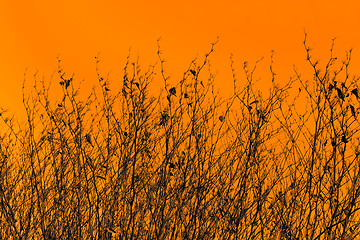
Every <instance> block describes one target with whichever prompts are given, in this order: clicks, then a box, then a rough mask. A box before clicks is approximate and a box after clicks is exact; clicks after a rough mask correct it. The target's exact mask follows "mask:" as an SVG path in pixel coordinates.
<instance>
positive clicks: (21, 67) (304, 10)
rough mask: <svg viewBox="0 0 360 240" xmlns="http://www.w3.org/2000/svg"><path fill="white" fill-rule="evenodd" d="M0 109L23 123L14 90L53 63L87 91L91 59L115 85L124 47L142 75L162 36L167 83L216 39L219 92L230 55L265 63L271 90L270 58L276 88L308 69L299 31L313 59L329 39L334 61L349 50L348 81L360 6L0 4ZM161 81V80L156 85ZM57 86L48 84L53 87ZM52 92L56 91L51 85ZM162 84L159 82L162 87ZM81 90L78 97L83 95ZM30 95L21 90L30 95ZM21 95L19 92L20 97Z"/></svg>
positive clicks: (356, 65)
mask: <svg viewBox="0 0 360 240" xmlns="http://www.w3.org/2000/svg"><path fill="white" fill-rule="evenodd" d="M0 3H1V5H0V32H1V38H0V107H1V108H4V109H8V110H9V112H10V113H14V114H16V115H22V114H23V112H24V110H23V106H22V94H21V87H22V83H23V79H24V73H25V69H27V80H28V81H30V80H32V79H33V77H32V76H33V74H34V73H35V72H36V71H38V75H37V77H38V79H42V78H44V79H50V77H51V74H52V73H54V71H56V70H57V59H56V57H57V56H59V57H60V59H62V66H63V69H64V70H65V72H66V73H67V74H70V75H71V74H72V73H75V80H83V79H85V84H83V86H86V88H87V89H89V90H90V89H91V87H92V86H93V85H95V84H96V72H95V59H94V57H95V56H97V55H98V53H100V59H101V65H100V71H101V73H102V74H103V75H105V76H106V75H107V74H108V73H110V75H109V79H110V81H111V83H112V84H114V85H116V84H119V85H120V83H119V81H118V80H119V79H121V76H122V69H123V67H124V63H125V60H126V57H127V55H128V52H129V48H130V47H131V53H132V56H133V57H137V56H139V57H140V62H141V63H142V66H143V67H142V68H143V69H145V68H146V67H147V66H148V65H150V64H154V63H155V62H156V61H157V56H156V51H157V45H156V40H157V39H158V38H159V37H161V39H162V40H161V48H162V52H163V57H164V58H165V59H166V60H167V62H166V65H165V69H166V71H167V74H168V75H170V76H171V81H173V82H176V81H177V79H179V80H180V77H181V76H182V74H183V72H184V71H185V70H186V69H187V68H188V66H189V63H190V61H191V60H192V59H193V58H194V57H196V56H198V57H199V58H202V57H203V56H204V54H205V53H206V52H207V51H208V50H209V49H210V44H211V43H212V42H214V41H215V40H216V37H217V36H219V37H220V41H219V43H218V45H217V47H216V50H215V52H214V54H213V55H212V66H213V70H214V71H218V76H217V81H218V82H217V84H218V86H219V87H221V92H223V93H225V94H226V92H230V91H232V84H233V82H232V78H231V69H230V54H231V53H233V54H234V58H233V59H234V61H235V67H236V69H237V71H238V72H241V66H242V63H243V62H244V61H248V62H249V63H250V66H251V65H252V63H254V62H255V61H256V60H258V59H260V58H261V57H264V60H263V62H262V64H261V66H260V67H259V69H258V72H257V74H258V76H259V77H263V79H262V80H261V81H263V82H261V84H262V85H263V86H267V83H268V82H269V81H270V78H268V77H269V76H270V74H269V63H270V56H271V50H275V58H274V70H275V72H276V73H277V77H278V78H277V81H279V82H281V81H286V80H288V79H289V77H290V76H292V75H293V64H296V66H297V68H298V69H299V71H300V72H306V71H309V72H310V70H311V68H310V67H309V66H308V65H306V62H305V56H306V55H305V50H304V47H303V45H302V42H303V39H304V29H305V30H306V32H307V33H308V40H309V42H308V43H309V44H310V45H311V46H312V47H313V48H314V51H313V53H314V55H315V57H316V58H319V59H324V60H326V59H327V58H328V56H329V48H330V46H331V39H332V38H334V37H337V41H336V45H335V53H336V54H337V56H339V57H344V56H345V52H346V51H347V50H349V49H350V48H354V52H353V62H352V63H353V64H352V68H351V70H352V73H354V74H357V73H358V71H357V69H359V70H360V56H359V52H360V14H359V12H360V2H359V1H358V0H348V1H347V0H343V1H334V0H331V1H329V0H326V1H325V0H272V1H268V0H256V1H249V0H248V1H240V0H237V1H234V0H231V1H230V0H222V1H218V0H217V1H215V0H206V1H205V0H199V1H193V0H192V1H190V0H182V1H165V0H161V1H157V0H153V1H143V0H138V1H119V0H117V1H115V0H102V1H99V0H97V1H94V0H87V1H85V0H77V1H74V0H71V1H70V0H62V1H56V2H54V1H45V0H32V1H4V0H0ZM159 77H160V76H159ZM54 79H55V80H56V81H54V82H56V83H57V81H58V79H57V76H56V77H55V78H54ZM54 85H55V84H54ZM162 86H163V83H162V82H161V87H162ZM87 89H84V91H86V90H87ZM29 91H30V90H29ZM29 91H28V92H29Z"/></svg>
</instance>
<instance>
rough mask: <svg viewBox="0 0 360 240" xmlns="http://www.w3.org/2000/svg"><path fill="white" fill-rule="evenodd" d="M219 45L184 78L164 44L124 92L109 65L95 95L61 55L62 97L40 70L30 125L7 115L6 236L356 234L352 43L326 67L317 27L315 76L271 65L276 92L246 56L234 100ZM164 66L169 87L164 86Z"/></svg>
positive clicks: (130, 65)
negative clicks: (85, 90) (167, 61)
mask: <svg viewBox="0 0 360 240" xmlns="http://www.w3.org/2000/svg"><path fill="white" fill-rule="evenodd" d="M215 44H216V43H213V44H212V46H211V49H210V51H209V52H208V53H207V54H206V55H205V58H204V59H203V60H201V61H200V60H197V59H195V60H194V61H192V62H191V64H190V65H189V68H188V69H187V70H186V71H185V72H184V75H183V78H182V79H181V81H180V82H178V83H177V84H173V85H172V84H170V83H169V81H170V80H169V78H168V77H167V75H166V72H165V71H164V60H163V58H162V54H161V52H160V47H159V51H158V56H159V64H158V65H155V66H150V67H149V69H148V70H146V71H143V70H142V69H141V68H140V65H139V63H138V62H137V61H135V62H132V61H131V59H130V57H128V60H127V63H126V65H125V67H124V76H123V84H122V85H123V88H122V90H121V91H119V92H115V91H114V90H112V89H111V86H110V85H109V81H108V79H104V78H103V77H102V76H101V73H99V71H97V72H98V82H99V87H98V88H96V89H94V91H93V94H91V95H90V96H89V98H88V99H86V101H81V100H79V99H80V98H79V96H78V94H79V90H80V89H79V87H75V82H76V81H75V78H74V76H72V77H70V78H67V77H66V74H65V72H64V71H63V70H62V68H61V64H60V61H59V69H58V73H59V83H60V85H58V86H57V87H58V88H61V89H62V96H61V98H60V100H59V101H55V100H54V99H50V96H49V89H50V87H49V86H50V85H49V86H47V85H46V83H45V82H44V81H37V80H35V86H34V91H35V94H32V95H31V96H26V94H25V93H24V106H25V109H26V113H27V123H26V124H24V125H17V124H16V123H15V121H14V120H13V119H9V118H8V117H7V116H6V114H5V113H4V114H3V113H2V115H1V118H2V120H3V126H4V128H3V129H5V128H6V129H7V131H6V132H5V133H2V135H1V138H0V160H1V161H0V219H1V221H0V238H1V239H9V238H13V239H355V238H356V236H358V234H359V231H358V229H359V228H358V227H359V223H360V221H359V215H358V210H359V194H360V185H359V179H358V176H359V171H360V160H359V155H360V151H359V147H358V146H359V140H358V135H359V134H358V130H359V122H358V118H357V117H358V116H357V115H358V106H359V102H358V100H359V95H358V88H357V80H358V78H355V77H354V78H352V77H351V76H350V74H349V64H350V59H351V51H350V52H349V54H348V56H347V58H346V59H345V60H344V61H342V62H340V60H338V59H337V58H336V57H334V56H333V55H332V53H333V48H331V51H330V53H331V56H330V58H329V61H328V62H327V63H326V64H325V65H324V66H323V67H322V68H321V67H320V66H319V65H320V64H319V62H314V61H313V59H312V57H311V50H310V48H309V47H308V45H307V42H306V38H305V41H304V46H305V50H306V53H307V61H308V63H309V65H310V66H311V67H312V68H313V78H312V79H311V80H308V81H306V80H304V79H303V77H302V76H301V75H300V74H299V73H298V71H297V70H296V69H295V76H294V77H293V78H291V79H290V81H289V82H288V83H286V84H283V86H282V87H280V85H279V84H277V83H276V77H275V73H274V72H273V68H272V63H271V66H270V70H271V73H272V79H270V81H272V83H273V85H272V87H271V89H270V91H269V93H266V95H267V96H266V97H265V96H264V95H265V94H263V93H261V92H260V91H256V89H255V82H254V79H253V74H254V71H255V67H256V64H255V66H254V67H253V68H250V67H249V66H248V64H247V63H244V66H243V74H244V78H242V81H241V82H243V83H244V82H245V84H244V85H243V86H238V85H239V84H238V81H237V75H236V74H235V72H236V71H235V69H234V67H233V65H231V66H232V70H233V81H234V94H233V96H232V97H230V98H229V99H227V100H222V99H221V98H220V97H219V95H218V94H217V93H216V92H215V90H214V85H213V83H214V81H215V76H214V75H213V74H212V72H211V68H210V63H209V57H210V55H211V53H212V52H213V50H214V46H215ZM96 60H97V61H99V59H98V57H97V58H96ZM336 64H337V65H336ZM206 69H208V70H206ZM157 70H158V72H157ZM157 73H158V74H157ZM159 76H160V78H161V79H162V80H163V82H164V91H163V93H164V94H161V95H160V96H159V97H158V98H155V97H151V95H150V93H149V91H148V90H149V84H150V83H151V81H152V80H153V79H154V78H157V77H159ZM295 86H296V88H298V89H299V91H298V92H297V94H296V96H295V98H292V97H293V96H292V95H290V94H289V91H290V90H293V89H294V88H295ZM98 90H100V92H99V91H98ZM97 91H98V92H97ZM54 101H55V102H54Z"/></svg>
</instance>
